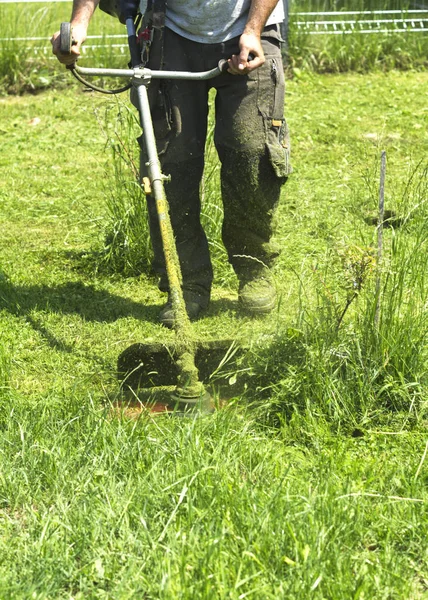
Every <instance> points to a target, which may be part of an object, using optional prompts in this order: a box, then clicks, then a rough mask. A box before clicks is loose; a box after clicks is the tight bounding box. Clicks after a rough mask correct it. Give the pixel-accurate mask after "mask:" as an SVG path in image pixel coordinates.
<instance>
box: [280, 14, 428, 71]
mask: <svg viewBox="0 0 428 600" xmlns="http://www.w3.org/2000/svg"><path fill="white" fill-rule="evenodd" d="M293 20H295V17H293V16H292V17H291V22H290V29H289V36H288V48H287V51H286V64H287V67H288V68H289V69H291V70H293V69H304V70H309V71H315V72H317V73H341V72H346V71H357V72H360V73H365V72H369V71H373V70H382V71H388V70H391V69H403V70H405V69H419V68H420V69H424V68H426V67H427V66H428V60H427V56H428V36H427V35H425V34H424V33H421V34H419V33H418V34H415V33H406V32H398V31H392V32H391V33H373V34H361V33H358V32H352V33H348V34H341V35H311V34H310V33H308V32H305V31H302V30H299V29H297V27H295V26H294V24H293Z"/></svg>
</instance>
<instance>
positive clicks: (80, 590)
mask: <svg viewBox="0 0 428 600" xmlns="http://www.w3.org/2000/svg"><path fill="white" fill-rule="evenodd" d="M427 96H428V77H427V74H426V73H412V72H406V73H399V72H396V71H392V72H390V73H388V74H386V75H385V74H370V75H364V76H363V75H357V74H352V75H351V74H348V75H335V76H332V75H330V76H320V75H310V74H308V73H299V74H298V76H297V77H296V78H295V79H294V80H293V81H291V82H289V84H288V97H287V114H288V121H289V125H290V129H291V132H292V141H293V149H292V156H293V164H294V173H293V175H292V177H291V178H290V180H289V182H288V183H287V185H286V186H285V188H284V194H283V199H282V203H281V207H280V211H279V219H278V232H277V236H276V239H277V242H278V244H279V245H280V247H281V250H282V254H281V257H280V259H279V261H278V263H277V265H276V266H275V269H274V276H275V280H276V285H277V288H278V292H279V295H280V298H281V301H280V304H279V308H278V310H277V311H276V312H275V314H273V315H271V316H269V317H267V318H265V319H261V320H256V321H253V320H251V319H249V318H248V317H246V316H245V315H242V314H240V312H239V311H238V309H237V301H236V281H235V279H234V276H233V274H232V273H231V271H230V269H229V268H228V267H227V265H226V264H225V261H224V251H223V250H222V248H221V246H220V244H219V241H218V228H217V229H216V225H215V223H213V221H215V220H216V219H215V218H214V219H213V215H216V214H217V213H218V212H219V211H220V210H221V202H220V199H219V194H218V184H217V177H218V164H217V162H216V159H215V157H214V156H213V154H212V150H210V151H209V155H210V159H209V165H208V169H207V176H206V181H205V182H204V197H205V205H204V212H205V219H206V221H207V223H208V224H209V226H210V236H211V243H212V249H213V255H214V259H215V260H214V263H215V271H216V280H215V288H214V294H213V303H212V306H211V307H210V309H209V311H208V313H207V315H206V316H205V317H204V318H203V319H201V320H200V321H198V322H197V323H196V324H195V327H194V329H195V335H196V337H197V338H204V339H207V338H213V339H214V338H217V337H224V336H227V337H239V338H245V339H253V340H257V339H258V338H259V337H260V336H262V335H264V334H268V335H269V336H270V337H269V339H270V342H269V343H268V344H267V346H264V347H262V348H260V347H258V346H257V345H255V346H254V347H253V350H252V351H251V352H250V353H249V354H248V355H247V356H246V359H245V361H244V362H243V363H242V364H241V365H239V369H241V370H242V369H246V370H247V371H246V374H247V387H246V389H245V390H244V391H242V392H239V393H236V394H235V395H234V393H233V390H234V388H233V386H234V381H235V377H234V375H237V376H238V378H239V372H237V373H231V374H230V379H229V381H230V388H231V389H230V393H229V394H228V395H229V396H232V399H231V400H230V401H229V403H228V404H227V405H226V406H225V407H224V408H222V409H221V410H218V411H216V413H215V414H214V415H212V416H210V417H208V418H203V419H199V420H174V419H167V418H164V417H156V418H152V417H148V416H144V415H142V416H141V417H140V418H139V419H138V420H137V421H135V420H129V419H127V418H126V417H125V416H123V417H121V416H116V417H115V416H113V415H112V413H111V410H110V407H111V403H112V402H113V401H114V400H115V399H117V397H118V386H117V382H116V379H115V369H116V359H117V356H118V354H119V353H120V352H121V351H122V350H123V349H125V348H126V347H127V346H128V345H129V344H131V343H134V342H138V341H142V340H147V339H153V340H164V339H167V338H168V339H171V336H172V334H171V332H169V331H165V330H164V329H163V328H161V326H160V325H158V324H157V322H156V316H157V313H158V310H159V308H160V306H161V304H162V302H163V297H162V295H161V294H160V293H159V292H158V291H157V289H156V285H155V282H154V280H153V279H152V277H151V275H150V273H148V272H147V271H145V270H144V263H141V264H140V263H138V261H137V260H136V259H135V252H134V253H133V254H132V253H130V254H129V261H128V262H127V263H126V264H125V265H124V264H119V263H118V262H117V257H116V258H114V257H113V258H112V254H111V253H112V246H111V240H112V231H113V232H115V231H119V230H121V229H120V228H121V227H122V228H124V235H125V238H123V237H122V238H121V240H120V243H123V239H125V240H127V239H128V240H129V239H131V238H129V237H128V238H126V235H128V236H130V235H131V234H130V231H129V230H130V228H131V225H130V224H131V223H132V219H129V220H128V221H126V222H124V221H123V214H127V215H130V214H131V216H132V215H134V214H137V213H138V209H137V208H136V207H135V205H133V204H132V202H135V185H134V183H133V181H134V180H133V175H132V168H130V169H129V174H127V171H126V169H124V164H125V163H124V162H123V161H122V160H121V158H120V155H122V156H123V155H124V154H125V158H126V160H127V161H128V164H129V165H131V166H132V164H133V162H134V161H135V144H134V143H133V139H134V137H136V136H137V135H138V128H137V127H136V125H135V123H134V122H133V120H132V118H130V117H129V114H130V113H129V110H128V109H129V107H128V105H127V101H126V99H125V98H123V99H121V100H119V101H118V100H115V99H111V98H107V99H105V98H102V97H101V98H100V97H99V96H95V95H93V94H89V93H82V92H81V91H80V90H79V89H78V88H75V87H72V88H67V89H65V90H62V91H61V90H50V91H45V92H43V93H40V94H37V95H34V96H28V95H27V96H22V97H16V96H15V97H4V98H1V99H0V131H1V134H2V147H1V153H0V164H1V171H2V177H1V179H0V209H1V212H0V223H1V231H2V237H1V244H0V431H1V436H0V523H1V533H0V598H2V599H3V598H4V599H9V598H10V599H21V598H22V599H27V598H34V599H37V600H39V599H40V600H42V599H55V600H56V599H59V598H64V599H66V598H67V599H70V600H71V598H73V599H78V598H80V599H83V598H84V599H85V600H86V599H87V598H94V599H95V598H114V599H116V598H120V599H122V598H123V599H128V598H129V599H130V598H153V599H154V598H161V599H164V598H165V599H169V598H189V599H190V598H192V599H193V598H207V599H211V598H230V599H241V598H257V599H268V598H272V599H274V598H275V599H277V598H287V599H288V598H290V599H295V598H297V599H302V600H303V599H305V600H306V599H307V598H319V599H321V598H322V599H324V598H331V599H334V600H336V599H341V598H343V599H349V598H352V599H359V600H362V599H366V600H367V599H373V598H376V599H385V600H386V599H392V598H406V599H407V598H412V599H422V598H427V597H428V549H427V543H426V540H427V538H428V525H427V523H428V519H427V517H428V514H427V506H428V493H427V484H428V458H427V456H426V455H427V447H428V446H427V443H428V435H427V424H428V415H427V408H428V385H427V382H428V381H427V379H428V378H427V372H428V371H427V368H428V355H427V341H426V340H427V332H428V314H427V312H428V311H427V297H428V279H427V278H428V248H427V245H428V244H427V242H428V227H427V223H428V220H427V217H428V204H427V186H428V182H427V168H428V164H427V154H428V153H427V150H428V135H427V131H428V126H427V125H428V115H427V111H426V107H427ZM118 116H119V117H120V118H119V121H118V119H117V117H118ZM118 148H119V150H118ZM123 148H125V149H126V152H125V153H124V152H123V151H122V150H123ZM382 150H386V153H387V174H386V193H385V207H386V209H387V210H389V211H390V216H391V220H390V221H389V222H387V223H385V228H384V231H383V234H384V247H383V253H382V260H381V263H380V264H378V262H377V252H378V248H377V228H376V219H377V204H378V188H379V165H380V153H381V151H382ZM118 181H120V182H121V184H120V185H118ZM121 190H122V191H121ZM132 211H134V212H132ZM138 214H139V213H138ZM121 215H122V216H121ZM119 220H120V222H119ZM391 225H392V226H391ZM141 227H142V231H144V227H143V226H141ZM131 237H132V236H131ZM106 238H107V239H108V240H109V242H108V243H106ZM137 242H138V240H135V239H134V240H132V239H131V241H130V242H129V243H130V244H137ZM146 251H147V250H144V248H143V249H142V250H141V252H146ZM132 273H134V274H133V275H132ZM135 273H139V274H135ZM377 284H380V294H379V295H378V296H377V295H376V289H377ZM377 308H379V309H380V313H379V319H378V320H377V319H376V317H375V314H376V309H377ZM236 369H237V371H238V367H236Z"/></svg>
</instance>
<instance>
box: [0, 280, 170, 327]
mask: <svg viewBox="0 0 428 600" xmlns="http://www.w3.org/2000/svg"><path fill="white" fill-rule="evenodd" d="M0 306H2V307H3V308H5V309H6V310H8V311H9V312H10V313H11V314H15V315H17V316H25V315H28V314H29V313H31V312H32V311H33V310H39V311H40V310H42V311H49V312H53V313H62V314H73V313H74V314H77V315H80V316H81V317H82V318H83V319H85V320H86V321H97V322H101V323H102V322H105V323H111V322H113V321H116V320H117V319H121V318H124V317H134V318H136V319H141V320H145V321H155V320H156V316H157V311H158V309H159V306H158V305H153V304H142V303H140V302H135V301H134V300H129V299H128V298H123V297H122V296H118V295H117V294H112V293H111V292H108V291H106V290H100V289H96V288H95V287H94V286H93V285H85V284H83V283H81V282H75V281H70V282H67V283H63V284H60V285H57V286H55V285H53V286H50V285H29V286H25V285H23V286H15V285H12V284H11V283H10V282H9V281H8V280H7V279H5V278H4V277H3V278H1V279H0Z"/></svg>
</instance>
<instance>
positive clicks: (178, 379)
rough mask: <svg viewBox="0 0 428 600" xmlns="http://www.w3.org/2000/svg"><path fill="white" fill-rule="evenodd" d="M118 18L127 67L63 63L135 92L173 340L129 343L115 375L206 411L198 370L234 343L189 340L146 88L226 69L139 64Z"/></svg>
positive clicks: (64, 46)
mask: <svg viewBox="0 0 428 600" xmlns="http://www.w3.org/2000/svg"><path fill="white" fill-rule="evenodd" d="M124 22H125V23H126V28H127V33H128V43H129V48H130V54H131V67H130V68H128V69H98V68H83V67H77V66H76V65H73V66H71V67H70V66H69V67H68V68H69V69H71V71H72V73H73V74H74V75H75V77H76V78H77V79H78V80H79V81H81V82H82V83H84V84H85V85H87V86H88V87H90V88H92V89H95V90H97V91H105V90H103V89H100V88H98V87H96V86H93V85H92V84H91V83H89V82H87V81H86V80H85V79H84V78H83V77H86V76H103V77H119V78H125V79H128V80H129V81H128V83H127V85H126V86H125V87H122V88H119V89H117V90H112V91H109V92H107V93H119V92H122V91H124V90H126V89H129V88H130V87H131V86H132V87H134V89H135V91H136V95H137V97H138V108H139V113H140V122H141V125H142V129H143V138H144V143H145V148H146V152H147V168H148V178H147V179H146V180H145V181H144V185H143V189H144V191H145V193H150V194H152V195H153V197H154V199H155V202H156V208H157V215H158V220H159V226H160V232H161V237H162V243H163V250H164V256H165V265H166V271H167V276H168V283H169V291H170V300H171V303H172V308H173V311H174V316H175V319H174V323H175V325H174V329H175V341H174V344H173V345H172V346H171V347H170V346H168V345H166V344H161V343H158V344H134V345H132V346H130V347H129V348H128V349H126V350H125V351H124V352H123V353H122V354H121V355H120V356H119V359H118V373H119V378H120V379H121V382H122V389H131V390H134V392H135V391H136V392H135V393H136V395H137V397H138V398H141V397H143V398H144V400H145V401H146V402H147V401H152V402H153V403H158V404H159V403H160V405H161V407H164V408H165V409H169V410H170V409H172V410H175V411H176V412H178V413H182V414H186V413H190V414H192V413H193V414H199V413H201V412H210V411H211V410H212V406H213V403H212V401H211V398H210V395H209V394H208V392H207V391H206V389H205V386H204V385H203V383H202V381H201V377H200V375H199V370H201V372H202V374H203V377H204V378H206V376H207V373H208V372H209V371H211V372H212V371H213V370H214V371H215V370H216V369H217V370H218V369H219V366H221V365H222V364H224V362H225V361H226V360H228V359H230V358H231V357H232V356H236V353H237V351H238V345H237V344H236V342H234V341H232V340H224V341H222V342H221V343H218V342H212V343H205V344H203V345H199V346H197V344H196V343H195V340H194V337H193V331H192V326H191V323H190V320H189V317H188V315H187V312H186V306H185V301H184V298H183V292H182V288H181V270H180V264H179V259H178V254H177V248H176V244H175V239H174V234H173V230H172V227H171V221H170V217H169V212H168V202H167V198H166V194H165V187H164V183H165V180H166V179H167V177H166V176H165V175H164V174H163V173H162V170H161V164H160V161H159V157H158V153H157V148H156V140H155V134H154V130H153V123H152V118H151V113H150V106H149V100H148V92H147V88H148V85H149V84H150V81H151V80H152V79H192V80H206V79H211V78H213V77H216V76H217V75H219V74H220V73H222V72H223V71H225V70H227V68H228V64H227V61H225V60H221V61H220V62H219V64H218V65H217V66H216V67H215V68H213V69H211V70H209V71H205V72H200V73H191V72H177V71H161V70H159V71H155V70H150V69H147V68H144V67H143V66H142V64H141V58H140V52H139V50H138V48H137V44H136V28H135V23H134V15H130V16H128V17H126V15H125V18H124ZM60 34H61V39H60V44H61V46H60V47H61V52H62V53H64V54H69V53H70V51H71V46H72V44H73V39H72V31H71V25H70V23H62V24H61V31H60ZM207 356H208V358H207ZM159 384H160V385H159Z"/></svg>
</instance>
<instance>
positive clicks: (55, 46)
mask: <svg viewBox="0 0 428 600" xmlns="http://www.w3.org/2000/svg"><path fill="white" fill-rule="evenodd" d="M71 27H72V36H73V45H72V46H71V52H70V54H61V51H60V47H61V37H60V32H59V31H57V32H56V33H54V34H53V36H52V37H51V44H52V52H53V53H54V54H55V56H56V57H57V59H58V60H59V62H60V63H62V64H63V65H74V63H75V62H76V61H77V59H78V58H79V57H80V47H81V45H82V44H83V42H84V41H85V40H86V32H87V29H88V28H87V26H86V25H82V24H75V25H73V23H71Z"/></svg>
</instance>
